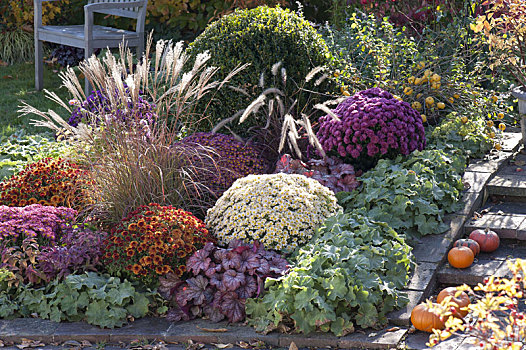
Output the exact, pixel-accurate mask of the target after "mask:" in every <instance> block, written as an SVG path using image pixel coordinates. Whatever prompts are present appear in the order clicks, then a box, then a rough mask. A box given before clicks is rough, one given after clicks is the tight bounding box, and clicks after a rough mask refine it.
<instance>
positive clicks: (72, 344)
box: [62, 340, 81, 348]
mask: <svg viewBox="0 0 526 350" xmlns="http://www.w3.org/2000/svg"><path fill="white" fill-rule="evenodd" d="M62 346H68V347H70V348H71V347H80V346H81V344H80V343H79V342H78V341H76V340H68V341H66V342H64V343H62Z"/></svg>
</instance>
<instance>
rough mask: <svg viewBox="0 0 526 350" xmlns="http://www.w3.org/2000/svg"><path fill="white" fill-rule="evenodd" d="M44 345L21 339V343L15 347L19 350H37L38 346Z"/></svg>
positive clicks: (36, 341)
mask: <svg viewBox="0 0 526 350" xmlns="http://www.w3.org/2000/svg"><path fill="white" fill-rule="evenodd" d="M44 345H45V344H44V343H42V342H40V341H38V340H31V339H26V338H22V343H21V344H18V345H16V347H17V348H19V349H26V348H38V347H39V346H44Z"/></svg>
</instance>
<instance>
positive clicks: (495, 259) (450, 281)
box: [437, 244, 526, 286]
mask: <svg viewBox="0 0 526 350" xmlns="http://www.w3.org/2000/svg"><path fill="white" fill-rule="evenodd" d="M525 256H526V247H523V246H519V245H507V244H504V245H501V246H500V247H499V248H498V249H497V250H496V251H494V252H492V253H480V254H479V255H478V256H477V258H476V259H475V262H474V263H473V265H471V266H470V267H468V268H466V269H457V268H454V267H451V266H450V265H449V264H448V263H446V264H445V265H444V266H443V267H442V268H441V269H440V270H439V271H438V273H437V278H438V282H439V283H442V284H447V285H455V286H457V285H461V284H464V283H465V284H467V285H470V286H475V285H477V284H478V283H482V282H483V280H484V278H485V277H489V276H491V275H493V276H496V277H506V278H509V277H511V275H510V271H509V270H508V267H507V263H506V260H507V259H511V260H513V259H516V258H524V257H525Z"/></svg>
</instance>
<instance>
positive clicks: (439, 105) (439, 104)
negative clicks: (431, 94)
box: [437, 102, 446, 109]
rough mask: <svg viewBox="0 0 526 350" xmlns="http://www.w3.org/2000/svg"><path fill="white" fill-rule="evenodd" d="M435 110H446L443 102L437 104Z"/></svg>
mask: <svg viewBox="0 0 526 350" xmlns="http://www.w3.org/2000/svg"><path fill="white" fill-rule="evenodd" d="M437 108H438V109H444V108H446V105H445V104H444V102H439V103H437Z"/></svg>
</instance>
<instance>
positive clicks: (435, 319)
mask: <svg viewBox="0 0 526 350" xmlns="http://www.w3.org/2000/svg"><path fill="white" fill-rule="evenodd" d="M433 305H436V304H433ZM411 323H412V324H413V326H415V328H416V329H418V330H420V331H423V332H429V333H432V332H433V329H444V321H441V320H440V317H439V316H437V315H436V314H435V313H434V312H432V311H431V310H430V309H429V308H428V306H427V304H425V303H421V304H418V305H417V306H415V307H414V308H413V311H411Z"/></svg>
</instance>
